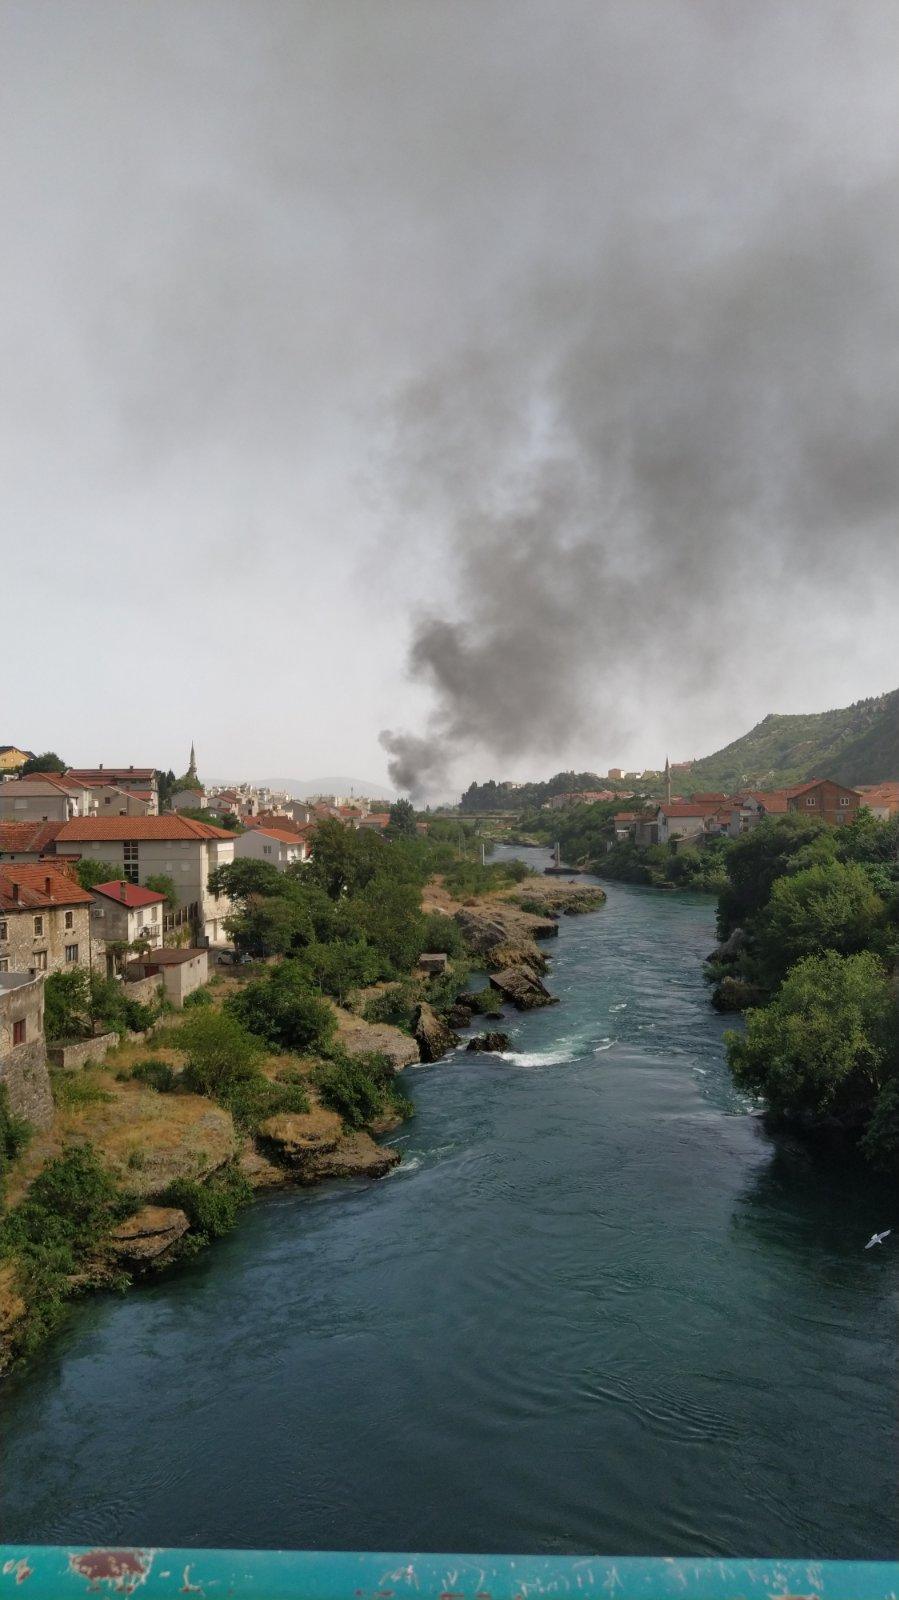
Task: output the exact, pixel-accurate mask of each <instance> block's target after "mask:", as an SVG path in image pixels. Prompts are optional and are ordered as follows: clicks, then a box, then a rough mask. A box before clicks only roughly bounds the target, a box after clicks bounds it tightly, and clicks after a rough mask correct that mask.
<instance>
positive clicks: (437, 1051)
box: [412, 1003, 459, 1061]
mask: <svg viewBox="0 0 899 1600" xmlns="http://www.w3.org/2000/svg"><path fill="white" fill-rule="evenodd" d="M412 1031H413V1033H414V1035H415V1042H416V1044H417V1045H418V1050H419V1054H420V1056H421V1059H422V1061H439V1060H440V1058H441V1056H445V1055H446V1053H447V1051H448V1050H452V1049H453V1048H454V1046H455V1045H457V1044H458V1043H459V1036H458V1034H456V1033H454V1032H453V1030H452V1028H451V1027H449V1025H448V1024H447V1023H445V1022H444V1021H443V1020H442V1018H441V1017H438V1015H437V1013H436V1012H435V1011H434V1009H433V1008H432V1007H431V1006H429V1005H426V1004H424V1003H423V1004H422V1005H420V1006H417V1007H416V1010H415V1014H414V1016H413V1018H412Z"/></svg>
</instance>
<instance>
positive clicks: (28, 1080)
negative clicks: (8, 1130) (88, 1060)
mask: <svg viewBox="0 0 899 1600" xmlns="http://www.w3.org/2000/svg"><path fill="white" fill-rule="evenodd" d="M17 1028H18V1029H20V1030H24V1034H25V1038H24V1040H23V1041H22V1043H21V1044H15V1043H14V1039H15V1033H16V1029H17ZM0 1083H3V1084H5V1085H6V1091H7V1094H8V1096H9V1107H10V1110H11V1111H12V1112H13V1114H14V1116H17V1117H25V1119H26V1120H27V1121H28V1122H30V1123H32V1125H33V1126H34V1127H36V1128H48V1127H49V1126H50V1123H51V1122H52V1120H53V1096H52V1095H51V1093H50V1077H49V1074H48V1071H47V1048H46V1045H45V1043H44V981H43V979H42V978H33V979H32V980H31V981H30V982H29V980H28V979H27V978H26V979H24V980H23V979H21V978H16V977H14V976H13V975H12V974H8V975H4V981H3V984H2V985H0Z"/></svg>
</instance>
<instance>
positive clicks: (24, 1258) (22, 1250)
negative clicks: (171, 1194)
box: [0, 1144, 132, 1350]
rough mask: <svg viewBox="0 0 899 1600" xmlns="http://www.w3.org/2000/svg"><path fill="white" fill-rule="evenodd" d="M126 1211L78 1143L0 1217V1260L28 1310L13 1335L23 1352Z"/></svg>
mask: <svg viewBox="0 0 899 1600" xmlns="http://www.w3.org/2000/svg"><path fill="white" fill-rule="evenodd" d="M131 1204H132V1202H131V1201H130V1200H129V1199H128V1198H127V1197H125V1196H122V1195H120V1194H119V1193H118V1191H117V1189H116V1186H115V1183H114V1181H113V1178H112V1176H111V1174H110V1173H109V1172H108V1171H107V1170H106V1168H105V1167H104V1166H103V1165H102V1163H101V1162H100V1160H99V1158H98V1157H97V1155H96V1152H95V1151H94V1150H93V1148H92V1147H91V1146H90V1145H89V1144H84V1145H76V1146H73V1147H72V1148H71V1149H70V1150H67V1151H65V1153H64V1154H63V1155H61V1156H57V1157H56V1158H55V1160H53V1161H51V1162H49V1163H48V1165H47V1166H46V1167H44V1169H43V1171H42V1172H41V1173H39V1174H38V1176H37V1177H36V1178H35V1180H34V1182H33V1183H32V1185H31V1187H30V1189H29V1190H28V1193H27V1194H26V1196H25V1198H24V1200H21V1201H20V1202H19V1204H18V1205H17V1206H15V1207H14V1208H13V1209H12V1210H11V1211H9V1212H8V1213H7V1215H6V1216H5V1217H4V1219H3V1222H2V1223H0V1255H2V1256H4V1257H5V1258H7V1259H10V1260H12V1261H13V1263H14V1265H15V1268H16V1272H17V1276H18V1279H19V1282H20V1286H21V1290H22V1294H23V1298H24V1299H25V1303H26V1306H27V1308H28V1310H27V1319H26V1323H25V1325H24V1328H23V1329H22V1330H21V1332H20V1333H19V1330H17V1334H18V1335H19V1337H18V1342H19V1343H20V1345H21V1346H22V1348H23V1349H25V1350H29V1349H31V1348H33V1347H34V1345H36V1344H37V1343H38V1342H39V1341H40V1340H41V1339H42V1338H43V1337H44V1336H45V1334H47V1333H48V1332H50V1330H51V1329H52V1328H53V1327H54V1326H55V1325H56V1323H57V1322H58V1321H59V1319H60V1317H61V1316H62V1314H63V1311H64V1309H65V1303H66V1301H67V1300H68V1299H69V1297H70V1296H71V1295H72V1293H74V1292H75V1289H76V1285H75V1283H74V1282H73V1275H74V1274H76V1273H77V1272H79V1270H81V1269H83V1267H84V1266H85V1264H86V1263H87V1262H88V1261H89V1260H90V1258H91V1257H92V1256H93V1255H94V1254H95V1253H96V1251H97V1248H98V1246H99V1245H100V1242H101V1240H102V1238H103V1236H104V1234H105V1233H107V1232H108V1231H109V1229H110V1228H111V1227H112V1226H113V1224H114V1223H115V1222H116V1221H118V1220H119V1219H120V1218H121V1217H122V1216H125V1215H126V1214H127V1212H128V1210H129V1209H130V1208H131Z"/></svg>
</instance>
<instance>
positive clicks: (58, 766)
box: [19, 750, 69, 778]
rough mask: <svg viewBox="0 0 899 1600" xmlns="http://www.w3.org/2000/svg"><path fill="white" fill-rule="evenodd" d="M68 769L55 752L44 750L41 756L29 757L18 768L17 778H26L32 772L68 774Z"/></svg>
mask: <svg viewBox="0 0 899 1600" xmlns="http://www.w3.org/2000/svg"><path fill="white" fill-rule="evenodd" d="M68 770H69V769H68V767H67V765H66V763H65V762H64V761H63V759H62V757H61V756H58V755H57V754H56V751H55V750H45V751H44V753H43V755H40V756H29V757H28V760H27V761H25V762H23V764H22V766H21V767H20V768H19V777H20V778H27V777H28V776H29V774H30V773H32V772H68Z"/></svg>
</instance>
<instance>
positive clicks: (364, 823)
mask: <svg viewBox="0 0 899 1600" xmlns="http://www.w3.org/2000/svg"><path fill="white" fill-rule="evenodd" d="M356 827H357V828H372V829H374V831H375V833H383V832H384V829H385V828H389V827H390V812H389V811H371V812H369V814H368V816H367V817H360V818H359V821H358V822H357V823H356Z"/></svg>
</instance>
